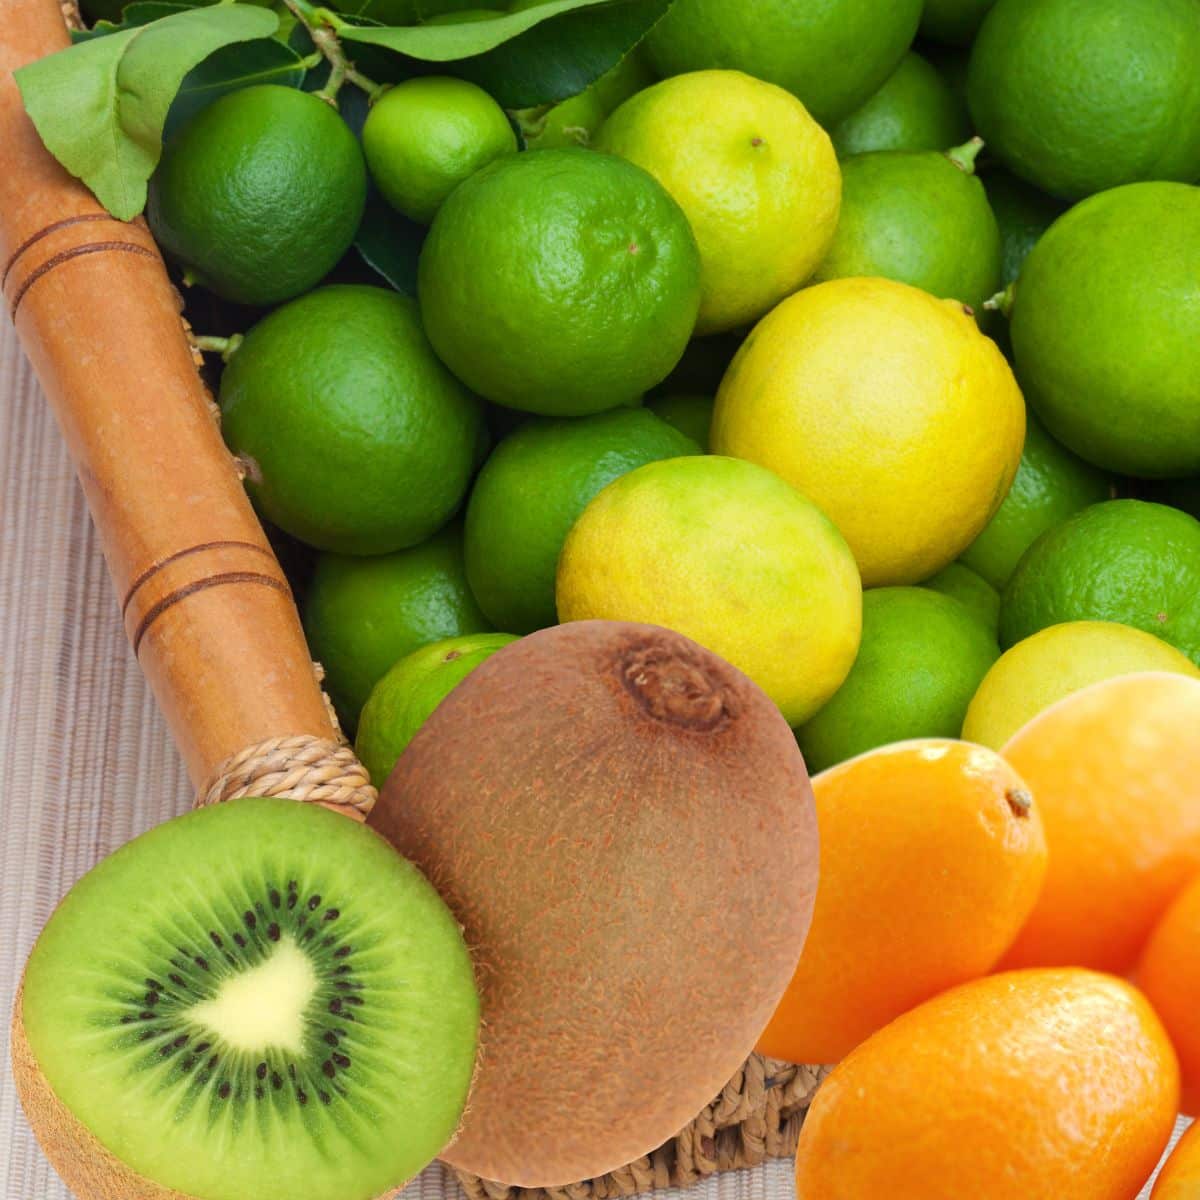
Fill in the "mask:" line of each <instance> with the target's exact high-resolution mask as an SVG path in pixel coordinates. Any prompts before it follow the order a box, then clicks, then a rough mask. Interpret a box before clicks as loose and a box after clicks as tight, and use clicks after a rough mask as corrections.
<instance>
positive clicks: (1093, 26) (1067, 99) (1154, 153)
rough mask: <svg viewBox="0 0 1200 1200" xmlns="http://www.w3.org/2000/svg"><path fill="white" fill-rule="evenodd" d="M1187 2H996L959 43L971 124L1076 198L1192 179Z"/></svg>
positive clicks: (1038, 178) (1195, 131) (1197, 93)
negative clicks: (965, 51) (966, 52)
mask: <svg viewBox="0 0 1200 1200" xmlns="http://www.w3.org/2000/svg"><path fill="white" fill-rule="evenodd" d="M1198 16H1200V15H1198V14H1197V11H1196V0H1137V2H1136V3H1131V2H1130V0H999V3H998V4H997V5H996V6H995V8H993V9H992V11H991V12H990V13H989V14H988V17H987V19H986V20H985V21H984V23H983V28H982V29H981V30H980V31H979V37H978V38H977V39H976V42H975V47H974V49H973V51H972V53H971V68H970V76H969V79H968V84H967V99H968V101H969V103H970V107H971V115H972V117H973V118H974V120H975V128H976V129H977V130H978V131H979V133H980V134H981V135H982V136H983V139H984V140H985V141H986V142H987V144H988V147H989V149H990V150H991V151H992V152H993V153H994V154H996V155H997V157H998V158H999V159H1000V160H1001V161H1002V162H1003V163H1004V165H1005V166H1007V167H1008V168H1009V170H1011V171H1012V172H1013V173H1014V174H1016V175H1019V176H1021V178H1022V179H1026V180H1028V181H1029V182H1030V183H1032V184H1033V185H1034V186H1035V187H1039V188H1041V189H1042V190H1043V191H1046V192H1050V193H1051V194H1052V195H1055V196H1062V197H1063V198H1065V199H1068V200H1079V199H1081V198H1082V197H1084V196H1090V195H1091V194H1092V193H1093V192H1101V191H1104V190H1106V189H1107V188H1113V187H1116V186H1118V185H1119V184H1122V183H1133V182H1135V181H1137V180H1142V179H1175V180H1181V181H1185V182H1190V181H1192V180H1195V179H1196V178H1198V177H1200V83H1198V82H1197V81H1198V80H1200V19H1198Z"/></svg>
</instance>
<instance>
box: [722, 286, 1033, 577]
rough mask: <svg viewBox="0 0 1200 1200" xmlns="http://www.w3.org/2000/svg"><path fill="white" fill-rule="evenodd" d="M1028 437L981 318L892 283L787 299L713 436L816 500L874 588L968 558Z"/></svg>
mask: <svg viewBox="0 0 1200 1200" xmlns="http://www.w3.org/2000/svg"><path fill="white" fill-rule="evenodd" d="M1024 436H1025V403H1024V401H1023V400H1022V398H1021V392H1020V389H1019V388H1018V387H1017V383H1016V380H1015V379H1014V378H1013V374H1012V371H1011V370H1010V369H1009V366H1008V363H1007V362H1006V361H1005V359H1004V356H1003V355H1002V354H1001V353H1000V351H999V350H998V349H997V348H996V344H995V343H994V342H993V341H992V340H991V339H990V338H987V337H985V336H984V335H983V334H982V333H980V331H979V327H978V326H977V325H976V323H975V321H974V319H973V318H972V316H971V315H970V312H969V311H968V310H966V309H964V307H963V305H961V304H959V303H956V302H954V301H950V300H937V299H935V298H934V297H933V296H931V295H929V293H927V292H923V291H921V290H919V289H918V288H914V287H909V286H908V285H907V284H903V283H895V282H893V281H890V280H886V279H835V280H832V281H831V282H829V283H822V284H818V285H817V286H815V287H810V288H806V289H805V290H804V291H802V292H800V293H799V294H797V295H795V296H793V297H791V299H789V300H785V301H784V302H783V304H781V305H780V306H779V307H778V308H777V309H775V311H774V312H772V313H771V314H770V315H769V316H768V317H766V318H765V319H764V320H763V321H762V322H761V323H760V324H759V325H758V326H757V327H756V328H755V329H754V331H753V332H752V333H751V334H750V336H749V338H747V340H746V342H745V343H744V344H743V346H742V348H741V350H740V351H738V354H737V357H736V358H735V359H734V360H733V363H732V364H731V366H730V368H729V372H728V373H727V374H726V376H725V379H724V381H723V382H722V384H721V389H720V391H719V392H718V394H717V404H716V409H715V411H714V414H713V426H712V435H711V437H712V449H713V450H714V451H715V452H716V453H717V454H728V455H733V456H735V457H737V458H745V459H748V460H749V461H751V462H756V463H759V464H760V465H761V466H764V467H767V468H768V469H769V470H772V471H774V472H775V473H776V474H778V475H780V476H781V477H782V478H784V479H786V480H787V481H788V482H789V483H790V484H792V486H793V487H795V488H796V489H797V490H798V491H800V492H802V493H803V494H804V495H805V496H807V497H808V498H809V499H810V500H811V501H812V502H813V503H814V504H816V505H817V506H818V507H820V508H821V510H822V511H823V512H824V513H826V515H827V516H829V518H830V519H831V520H832V521H833V522H834V524H835V525H837V527H838V528H839V529H840V530H841V531H842V533H843V534H844V535H845V538H846V540H847V541H848V542H849V543H850V546H851V548H852V549H853V551H854V554H855V557H856V558H857V560H858V565H859V569H860V570H861V572H862V577H863V582H864V584H866V586H868V587H879V586H883V585H885V584H903V583H919V582H921V581H922V580H924V579H928V578H929V577H930V576H931V575H933V574H935V573H936V572H938V571H940V570H941V569H942V567H944V566H946V564H947V563H949V562H952V561H953V560H954V559H955V558H957V557H958V555H959V553H960V552H961V551H963V550H964V549H966V547H967V546H969V545H970V544H971V542H972V541H974V539H975V537H976V536H977V535H978V534H979V532H980V530H982V529H983V527H984V526H985V525H986V524H987V523H988V521H989V520H990V519H991V518H992V515H993V514H994V513H995V512H996V510H997V509H998V508H999V506H1000V503H1001V501H1002V500H1003V499H1004V497H1005V495H1006V494H1007V492H1008V489H1009V487H1010V485H1011V484H1012V481H1013V476H1014V475H1015V474H1016V471H1017V465H1018V463H1019V462H1020V460H1021V445H1022V442H1023V440H1024Z"/></svg>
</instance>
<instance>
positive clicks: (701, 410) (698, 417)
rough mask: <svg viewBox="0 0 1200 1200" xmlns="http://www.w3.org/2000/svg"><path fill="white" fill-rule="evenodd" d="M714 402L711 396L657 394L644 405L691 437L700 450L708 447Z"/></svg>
mask: <svg viewBox="0 0 1200 1200" xmlns="http://www.w3.org/2000/svg"><path fill="white" fill-rule="evenodd" d="M714 404H715V401H714V400H713V398H712V396H659V397H657V398H656V399H654V400H647V401H646V407H647V408H648V409H649V410H650V411H651V412H652V413H653V414H654V415H655V416H656V417H658V419H659V420H660V421H666V423H667V424H668V425H671V426H673V427H674V428H675V429H678V430H679V432H680V433H682V434H683V435H684V436H685V437H689V438H691V439H692V441H693V442H695V443H696V445H697V446H699V447H700V449H701V450H707V449H708V431H709V430H710V429H711V428H712V415H713V407H714Z"/></svg>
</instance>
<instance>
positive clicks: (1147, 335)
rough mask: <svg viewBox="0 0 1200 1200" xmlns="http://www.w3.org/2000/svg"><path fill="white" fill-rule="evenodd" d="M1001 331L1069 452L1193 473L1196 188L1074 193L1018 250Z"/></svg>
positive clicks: (1199, 287)
mask: <svg viewBox="0 0 1200 1200" xmlns="http://www.w3.org/2000/svg"><path fill="white" fill-rule="evenodd" d="M997 11H999V10H997ZM1196 16H1197V21H1196V24H1197V28H1198V29H1200V9H1197V11H1196ZM1197 90H1198V91H1200V75H1198V76H1197ZM1197 127H1198V128H1200V121H1198V123H1197ZM1009 333H1010V336H1011V338H1012V345H1013V352H1014V355H1015V359H1016V365H1017V374H1018V376H1019V377H1020V380H1021V387H1022V389H1023V390H1024V392H1025V396H1026V398H1027V399H1028V401H1029V403H1030V404H1031V405H1032V406H1033V408H1034V409H1036V410H1037V414H1038V416H1040V417H1041V418H1042V420H1043V421H1044V422H1045V424H1046V427H1047V428H1048V429H1049V430H1050V432H1051V433H1052V434H1054V436H1055V437H1056V438H1058V439H1059V440H1060V441H1062V442H1063V443H1065V444H1066V445H1067V446H1068V447H1070V449H1072V450H1074V451H1075V453H1076V454H1078V455H1080V456H1081V457H1083V458H1085V459H1087V460H1088V462H1093V463H1095V464H1096V465H1097V466H1101V467H1104V468H1106V469H1107V470H1110V471H1117V472H1120V473H1121V474H1125V475H1134V476H1139V477H1143V478H1163V477H1169V476H1186V475H1195V474H1197V473H1200V403H1198V402H1197V399H1198V392H1197V381H1198V380H1200V188H1195V187H1190V186H1188V185H1187V184H1182V183H1137V184H1130V185H1129V186H1128V187H1122V188H1114V189H1113V190H1112V191H1109V192H1104V193H1102V194H1101V195H1099V196H1093V197H1091V198H1090V199H1089V200H1085V201H1084V202H1083V203H1082V204H1077V205H1076V206H1075V207H1074V208H1072V209H1071V210H1070V211H1069V212H1067V213H1066V214H1064V215H1063V216H1062V217H1060V218H1059V219H1058V220H1057V221H1055V223H1054V224H1053V225H1052V226H1051V227H1050V228H1049V229H1048V230H1047V231H1046V233H1045V234H1044V235H1043V237H1042V238H1041V240H1040V241H1039V242H1038V243H1037V245H1036V246H1035V247H1034V248H1033V250H1032V251H1031V253H1030V255H1029V257H1028V258H1027V259H1026V260H1025V265H1024V267H1023V268H1022V270H1021V275H1020V277H1019V279H1018V280H1017V283H1016V291H1015V298H1014V301H1013V307H1012V315H1011V322H1010V325H1009Z"/></svg>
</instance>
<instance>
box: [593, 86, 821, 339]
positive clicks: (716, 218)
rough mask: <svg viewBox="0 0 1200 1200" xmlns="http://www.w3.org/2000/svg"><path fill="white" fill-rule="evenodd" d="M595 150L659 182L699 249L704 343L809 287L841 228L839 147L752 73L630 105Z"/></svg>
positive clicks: (653, 94)
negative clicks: (709, 336)
mask: <svg viewBox="0 0 1200 1200" xmlns="http://www.w3.org/2000/svg"><path fill="white" fill-rule="evenodd" d="M595 145H596V149H598V150H603V151H605V152H607V153H609V154H616V155H620V156H621V157H622V158H625V159H628V160H629V161H630V162H633V163H636V164H637V165H638V166H639V167H643V168H644V169H645V170H647V171H649V172H650V174H651V175H653V176H654V178H655V179H657V180H658V182H659V183H661V184H662V186H663V187H664V188H666V189H667V191H668V192H670V194H671V195H672V196H673V197H674V198H675V199H676V200H677V201H678V202H679V205H680V207H681V208H682V209H683V211H684V213H685V214H686V215H687V219H688V221H689V222H690V223H691V227H692V231H693V232H694V233H695V235H696V243H697V245H698V246H699V248H700V262H701V268H702V269H701V284H702V299H701V303H700V314H699V317H698V319H697V322H696V333H697V334H700V335H706V334H711V333H723V332H728V331H729V330H734V329H741V328H744V327H745V326H747V325H749V324H750V323H752V322H753V321H756V320H757V319H758V318H759V317H761V316H763V315H764V314H765V313H767V312H769V311H770V310H771V309H772V308H774V307H775V305H776V304H778V303H779V301H780V300H782V299H783V298H784V297H785V296H789V295H791V294H792V293H793V292H794V291H796V290H797V289H798V288H799V287H800V286H801V285H802V284H804V283H805V282H806V281H807V280H808V279H809V278H810V277H811V276H812V273H813V271H814V270H815V269H816V267H817V264H818V263H819V262H820V261H821V259H822V258H823V257H824V256H825V253H826V251H827V250H828V249H829V244H830V241H831V240H832V239H833V234H834V230H835V229H836V227H837V218H838V205H839V202H840V200H841V191H842V186H841V172H840V171H839V169H838V163H837V156H836V154H835V153H834V150H833V144H832V143H831V142H830V140H829V135H828V134H827V133H826V132H825V130H823V129H822V128H821V127H820V126H819V125H818V124H817V123H816V122H815V121H814V120H813V119H812V117H811V116H810V115H809V113H808V112H807V111H805V108H804V105H803V104H801V103H800V102H799V101H798V100H797V99H796V97H795V96H793V95H792V94H791V93H790V92H787V91H785V90H784V89H783V88H780V87H776V86H775V85H773V84H770V83H764V82H763V81H762V80H761V79H754V78H751V76H749V75H747V74H745V73H744V72H742V71H693V72H690V73H688V74H686V75H676V76H674V77H672V78H670V79H664V80H663V81H662V82H661V83H656V84H655V85H654V86H653V87H649V88H646V89H645V91H642V92H638V93H637V95H635V96H632V97H631V98H630V99H628V100H626V101H625V103H624V104H622V105H621V106H620V108H618V109H617V110H616V112H614V113H613V114H612V116H610V117H609V118H608V120H607V121H605V122H604V124H603V125H602V126H601V128H600V133H599V135H598V136H597V138H596V142H595Z"/></svg>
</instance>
